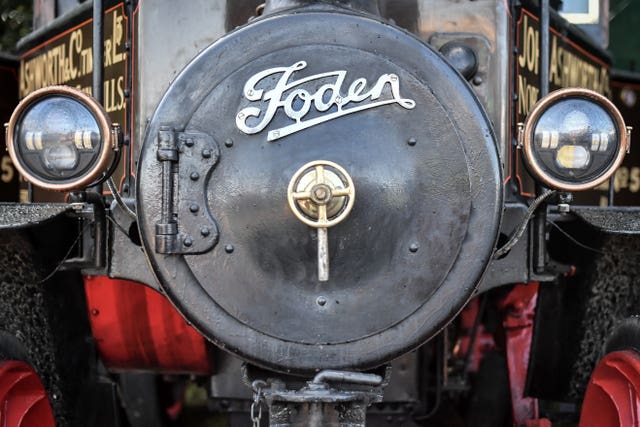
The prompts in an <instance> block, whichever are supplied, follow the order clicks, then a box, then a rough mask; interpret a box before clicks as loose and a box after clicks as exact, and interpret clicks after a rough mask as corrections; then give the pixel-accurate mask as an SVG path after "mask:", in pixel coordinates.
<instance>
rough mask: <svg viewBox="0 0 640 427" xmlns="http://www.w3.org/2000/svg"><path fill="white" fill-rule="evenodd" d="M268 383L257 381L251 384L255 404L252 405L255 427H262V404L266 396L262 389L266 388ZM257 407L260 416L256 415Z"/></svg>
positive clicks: (252, 418) (252, 419)
mask: <svg viewBox="0 0 640 427" xmlns="http://www.w3.org/2000/svg"><path fill="white" fill-rule="evenodd" d="M266 385H267V383H266V382H264V381H262V380H255V381H254V382H252V383H251V388H252V389H253V402H252V403H251V422H252V423H253V427H260V420H261V419H262V403H263V402H264V394H263V393H262V389H263V388H264V387H266ZM256 407H257V410H258V414H256Z"/></svg>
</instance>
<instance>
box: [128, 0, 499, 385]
mask: <svg viewBox="0 0 640 427" xmlns="http://www.w3.org/2000/svg"><path fill="white" fill-rule="evenodd" d="M332 28H334V29H335V28H340V29H341V30H340V33H339V34H337V33H336V32H335V31H332V30H330V29H332ZM240 53H241V54H240ZM302 60H304V61H306V62H307V67H306V68H305V69H304V70H301V71H298V72H296V73H295V74H294V75H293V77H292V78H291V79H298V78H302V77H308V76H310V75H314V74H317V73H325V72H329V71H335V70H345V71H346V72H347V76H346V81H345V84H344V85H343V87H342V91H343V92H344V93H346V91H347V89H348V87H349V85H350V84H351V83H352V82H353V81H354V80H355V79H357V78H366V80H367V82H368V83H367V87H371V86H372V85H373V84H374V83H375V82H376V80H377V79H378V78H379V77H380V76H381V75H382V74H386V73H394V74H396V75H397V76H398V80H399V82H400V83H399V85H400V95H401V96H402V97H404V98H411V99H413V100H415V102H416V107H415V108H413V109H406V108H403V107H401V106H399V105H395V104H393V105H384V106H380V107H376V108H372V109H368V110H365V111H361V112H358V113H355V114H350V115H347V116H344V117H340V118H337V119H334V120H332V121H329V122H326V123H323V124H321V125H318V126H314V127H311V128H308V129H305V130H303V131H300V132H298V133H294V134H293V135H290V136H288V137H285V138H282V139H279V140H276V141H272V142H269V141H267V133H268V131H269V130H272V129H275V128H277V127H281V126H286V125H289V124H291V120H290V119H289V118H287V117H286V116H285V115H284V114H283V113H282V109H279V112H278V113H277V114H276V115H275V117H274V119H273V122H272V123H271V125H270V126H268V127H267V128H266V129H265V130H264V131H263V132H260V133H256V134H253V135H247V134H244V133H242V132H241V131H240V130H239V129H238V128H237V127H236V123H235V121H236V120H235V119H236V116H237V114H238V112H239V111H240V110H241V109H243V108H245V107H247V106H248V102H246V101H241V100H242V96H243V87H244V85H245V83H246V81H247V80H248V79H249V78H250V77H251V76H252V75H254V74H255V73H257V72H260V71H263V70H265V69H268V68H272V67H289V66H291V65H292V64H294V63H296V62H298V61H302ZM334 81H335V80H331V81H329V80H322V81H321V82H318V81H312V82H311V83H309V84H308V85H305V86H303V87H304V88H305V89H306V90H308V91H310V92H312V93H313V92H315V91H316V90H318V87H319V85H320V84H324V83H329V82H334ZM265 84H266V83H265ZM271 84H275V82H272V83H271ZM387 91H388V88H387ZM343 95H344V94H343ZM385 96H389V93H386V95H385ZM364 102H367V101H364ZM255 105H258V106H263V107H264V106H265V104H259V103H256V104H255ZM334 108H335V107H334ZM344 108H347V107H344ZM318 114H319V113H318V112H312V113H310V116H317V115H318ZM161 126H168V127H171V128H173V129H184V131H186V132H202V133H205V134H207V135H209V136H210V137H211V138H213V139H214V140H216V141H220V142H225V143H224V147H223V146H222V145H223V144H222V143H221V144H220V160H219V163H218V164H217V165H216V167H215V169H213V171H212V172H211V173H210V175H209V176H207V177H206V190H205V191H206V201H207V204H206V206H205V207H204V208H206V210H207V214H208V215H210V216H211V217H212V218H213V219H215V221H216V223H217V224H218V227H219V233H220V244H218V245H217V246H215V247H214V248H213V249H212V250H211V251H209V252H207V253H205V254H202V255H161V254H158V253H157V252H156V250H155V248H156V246H155V235H156V233H155V224H156V223H157V222H158V221H159V220H160V219H161V211H162V188H161V186H160V185H159V183H160V182H162V181H161V177H162V165H161V163H162V162H160V161H159V160H158V157H157V145H156V137H157V135H158V131H159V129H160V127H161ZM147 135H148V137H147V139H146V141H145V143H144V146H143V148H142V154H141V159H140V163H139V169H138V192H137V202H138V213H139V218H140V230H141V235H142V238H143V245H144V246H145V248H146V252H147V254H148V256H149V257H150V262H151V265H152V267H153V269H154V270H155V272H156V275H157V276H158V278H159V281H160V282H161V285H162V287H163V288H164V290H165V291H166V293H167V295H168V296H169V298H170V299H171V300H172V301H173V303H174V304H175V305H176V307H177V308H178V309H179V310H180V311H182V313H183V314H184V315H185V317H187V319H188V320H190V321H191V322H192V323H193V324H194V326H195V327H196V328H198V329H199V330H200V331H201V332H203V333H204V334H205V335H206V336H207V337H209V338H210V339H212V340H213V341H214V342H216V343H217V344H218V345H220V346H222V347H224V348H226V349H228V350H230V351H233V352H235V353H237V354H239V355H241V356H242V357H244V358H246V359H248V360H250V361H253V362H255V363H257V364H260V365H262V366H266V367H269V368H272V369H276V370H281V371H285V370H286V371H296V372H309V371H313V370H315V369H318V368H320V369H322V368H369V367H374V366H377V365H379V364H381V363H384V362H386V361H388V360H391V359H393V358H395V357H397V356H398V355H400V354H402V353H404V352H406V351H408V350H410V349H412V348H415V347H417V346H418V345H420V344H421V343H423V342H424V341H425V340H427V339H428V338H430V337H431V336H433V335H434V334H435V333H436V332H437V331H438V330H439V329H440V328H441V327H443V326H444V325H445V324H446V323H447V322H448V321H449V320H450V319H451V318H452V317H453V316H454V315H455V314H456V313H457V312H458V311H459V309H460V308H461V307H462V305H463V304H464V302H465V301H466V300H467V299H468V298H469V297H470V295H471V293H472V292H473V290H474V288H475V287H476V285H477V282H478V280H479V278H480V276H481V274H482V273H483V271H484V269H485V267H486V265H487V263H488V261H489V257H490V254H491V252H492V250H493V247H494V242H495V240H496V237H497V232H498V226H499V222H500V216H501V210H502V180H501V178H500V166H499V161H498V154H497V150H496V143H495V139H494V136H493V130H492V128H491V125H490V123H489V121H488V119H487V118H486V116H485V113H484V111H483V109H482V107H481V106H480V104H479V102H478V100H477V99H476V97H475V96H474V95H473V93H472V91H471V90H470V88H469V87H468V85H467V84H466V82H464V80H463V79H461V78H460V76H459V75H458V74H457V73H456V72H455V70H454V69H453V68H452V67H451V66H450V65H448V64H447V63H445V62H444V61H442V59H441V57H440V56H439V55H438V54H437V53H435V52H434V51H433V50H431V48H429V47H427V46H426V45H424V44H423V43H422V42H420V41H419V40H417V39H415V38H413V37H412V36H410V35H408V34H407V33H404V32H402V31H400V30H397V29H396V28H394V27H392V26H390V25H388V24H386V23H383V22H380V21H378V20H375V19H373V18H367V17H363V16H361V15H354V14H348V13H344V9H335V10H329V11H327V9H326V7H325V8H323V9H317V8H314V9H313V11H312V12H309V13H300V9H297V10H296V13H295V14H283V15H272V16H269V17H266V18H264V19H261V20H258V21H256V22H254V23H253V24H251V25H249V26H247V27H244V28H242V29H239V30H238V31H236V32H234V33H232V34H231V35H229V36H227V37H225V38H223V39H221V40H219V41H218V42H216V43H215V44H213V45H212V46H210V47H209V48H208V49H206V50H205V51H204V52H203V53H202V54H201V55H200V56H198V57H197V58H196V59H195V60H194V61H193V62H192V63H191V64H190V65H189V66H188V67H187V68H186V69H185V70H183V72H182V73H181V74H180V75H179V76H178V78H176V80H175V81H174V82H173V84H172V85H171V87H170V88H169V90H168V92H167V93H166V94H165V96H164V98H163V100H162V101H161V103H160V105H159V106H158V108H157V110H156V112H155V114H154V116H153V118H152V120H151V123H150V125H149V129H148V132H147ZM413 141H415V143H413ZM319 159H322V160H330V161H334V162H336V163H338V164H340V165H341V166H342V167H344V168H345V169H346V170H347V171H348V173H349V174H350V175H351V176H352V178H353V180H354V183H355V187H356V202H355V205H354V208H353V211H352V212H351V214H350V215H349V216H348V217H347V219H346V220H345V221H344V222H343V223H341V224H339V225H337V226H335V227H332V228H331V229H330V230H329V246H330V251H329V252H330V254H331V277H330V279H329V281H328V282H324V283H321V282H318V280H317V276H316V269H317V266H316V245H317V244H316V240H315V239H316V231H315V230H313V229H310V228H309V227H307V226H306V225H304V224H302V223H301V222H300V221H299V220H298V219H297V218H295V217H294V215H293V214H292V213H291V211H290V210H289V207H288V205H287V196H286V188H287V185H288V182H289V180H290V179H291V177H292V175H293V174H294V172H295V171H296V170H297V169H298V168H300V167H301V166H302V165H303V164H305V163H307V162H309V161H312V160H319ZM179 164H180V162H178V168H180V166H179ZM182 173H186V171H183V170H180V169H179V170H178V174H179V175H180V174H182ZM192 196H194V195H193V194H191V193H190V192H189V191H184V192H180V190H179V194H178V195H177V202H176V203H180V200H181V199H182V198H188V197H192ZM185 220H188V219H185ZM181 221H182V219H181V218H178V223H180V222H181ZM319 297H324V304H319V303H317V301H319Z"/></svg>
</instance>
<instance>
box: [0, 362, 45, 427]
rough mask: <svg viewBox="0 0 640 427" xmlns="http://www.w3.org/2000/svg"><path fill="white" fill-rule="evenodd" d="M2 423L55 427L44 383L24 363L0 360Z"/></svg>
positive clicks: (6, 426) (15, 426) (16, 426)
mask: <svg viewBox="0 0 640 427" xmlns="http://www.w3.org/2000/svg"><path fill="white" fill-rule="evenodd" d="M0 426H2V427H55V422H54V419H53V412H52V411H51V405H50V404H49V400H48V399H47V394H46V391H45V389H44V386H43V385H42V382H40V379H39V378H38V374H36V372H35V371H34V370H33V369H32V368H31V367H30V366H29V365H28V364H26V363H24V362H17V361H2V362H0Z"/></svg>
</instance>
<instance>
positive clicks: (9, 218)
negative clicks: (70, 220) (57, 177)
mask: <svg viewBox="0 0 640 427" xmlns="http://www.w3.org/2000/svg"><path fill="white" fill-rule="evenodd" d="M72 210H73V207H72V206H71V205H69V204H66V203H38V204H26V203H24V204H23V203H0V230H1V229H9V228H23V227H30V226H33V225H36V224H42V223H44V222H46V221H50V220H53V219H55V218H58V217H59V216H61V215H64V214H66V213H67V212H71V211H72Z"/></svg>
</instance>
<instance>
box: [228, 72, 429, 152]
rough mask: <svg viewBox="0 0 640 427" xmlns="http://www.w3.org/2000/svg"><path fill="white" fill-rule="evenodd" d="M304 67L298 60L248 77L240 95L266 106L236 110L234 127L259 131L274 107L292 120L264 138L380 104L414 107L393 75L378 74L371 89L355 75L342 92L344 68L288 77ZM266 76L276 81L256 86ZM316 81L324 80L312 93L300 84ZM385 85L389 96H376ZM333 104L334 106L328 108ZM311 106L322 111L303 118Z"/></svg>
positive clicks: (272, 113) (305, 127)
mask: <svg viewBox="0 0 640 427" xmlns="http://www.w3.org/2000/svg"><path fill="white" fill-rule="evenodd" d="M306 66H307V63H306V61H299V62H296V63H295V64H293V65H292V66H290V67H275V68H269V69H268V70H264V71H261V72H259V73H257V74H255V75H253V76H252V77H251V78H249V80H247V83H246V84H245V85H244V89H243V94H244V97H245V98H246V99H247V100H249V101H256V102H263V103H264V102H266V103H267V105H266V108H264V109H261V108H258V107H255V106H248V107H245V108H243V109H242V110H240V112H238V114H237V115H236V126H238V129H240V130H241V131H242V132H244V133H246V134H255V133H258V132H261V131H262V130H263V129H264V128H266V127H267V126H268V125H269V123H271V121H272V120H273V117H274V116H275V114H276V112H277V111H278V109H279V108H282V109H283V111H284V114H286V116H287V117H289V118H290V119H292V120H294V121H295V123H293V124H291V125H288V126H285V127H282V128H279V129H273V130H271V131H269V133H268V135H267V140H268V141H275V140H277V139H280V138H283V137H285V136H287V135H291V134H293V133H296V132H299V131H301V130H303V129H307V128H310V127H312V126H316V125H319V124H320V123H325V122H328V121H330V120H333V119H337V118H338V117H342V116H346V115H348V114H353V113H357V112H358V111H364V110H369V109H371V108H376V107H380V106H382V105H390V104H398V105H400V106H401V107H404V108H406V109H408V110H410V109H412V108H414V107H415V106H416V103H415V101H414V100H413V99H409V98H403V97H402V96H401V95H400V82H399V79H398V76H397V75H395V74H383V75H381V76H380V77H379V78H378V81H377V82H376V83H375V84H374V85H373V86H372V87H371V88H368V87H367V86H368V84H367V80H366V79H364V78H358V79H356V80H354V81H353V82H352V83H351V85H350V86H349V88H348V89H347V90H346V92H343V91H342V88H343V85H344V81H345V78H346V76H347V72H346V71H341V70H340V71H330V72H327V73H320V74H315V75H312V76H309V77H304V78H301V79H299V80H291V77H292V75H293V74H294V73H295V72H296V71H300V70H302V69H304V68H306ZM278 75H279V78H278ZM267 78H270V79H271V80H273V81H276V84H275V86H274V87H273V88H272V89H269V88H267V90H265V89H258V88H257V87H256V86H258V85H259V84H260V83H261V82H263V81H265V79H267ZM276 79H277V80H276ZM319 80H325V81H327V83H325V84H323V85H321V86H320V87H319V88H318V89H317V90H316V91H315V92H314V93H310V92H309V91H308V90H306V89H304V88H303V87H302V86H303V85H305V84H306V83H310V82H314V81H319ZM386 86H389V88H390V90H389V91H388V92H390V95H385V96H384V98H383V99H380V98H381V97H382V96H383V91H384V89H385V87H386ZM334 106H335V107H336V108H333V111H329V110H331V109H332V107H334ZM311 107H314V108H315V109H316V111H318V112H319V113H325V112H326V113H325V114H322V115H319V116H316V117H313V118H310V119H307V120H305V117H306V116H307V114H309V111H310V110H311Z"/></svg>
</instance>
